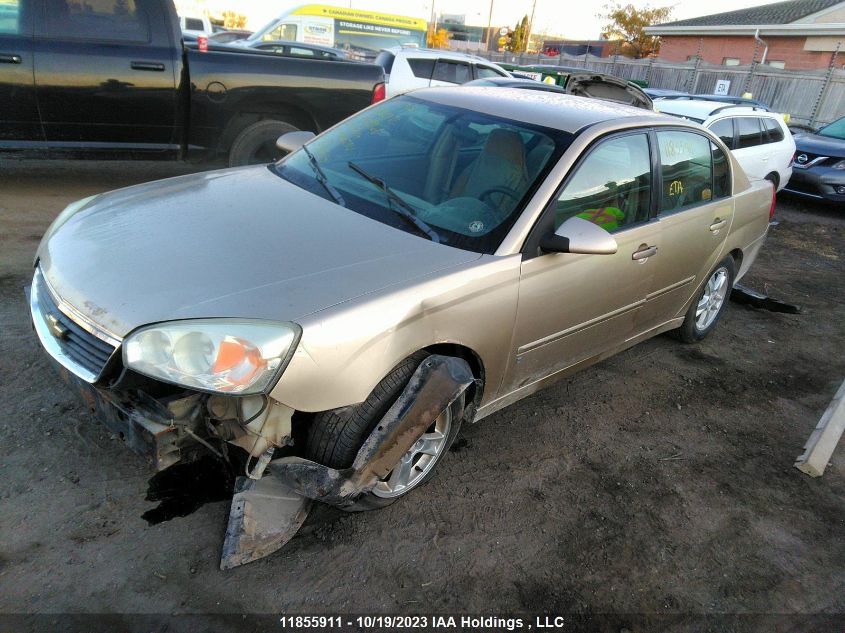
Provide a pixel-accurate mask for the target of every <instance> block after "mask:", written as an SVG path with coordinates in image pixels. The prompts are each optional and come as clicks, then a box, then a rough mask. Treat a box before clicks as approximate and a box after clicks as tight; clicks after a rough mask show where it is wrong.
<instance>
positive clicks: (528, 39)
mask: <svg viewBox="0 0 845 633" xmlns="http://www.w3.org/2000/svg"><path fill="white" fill-rule="evenodd" d="M536 9H537V0H534V4H532V5H531V19H530V20H528V32H527V33H526V34H525V50H526V51H527V50H528V47H529V46H530V45H531V31H532V30H533V29H534V11H535V10H536Z"/></svg>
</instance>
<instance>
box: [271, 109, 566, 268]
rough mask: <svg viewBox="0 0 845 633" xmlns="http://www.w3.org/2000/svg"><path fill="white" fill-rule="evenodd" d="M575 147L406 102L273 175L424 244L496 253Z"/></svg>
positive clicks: (540, 132) (347, 128)
mask: <svg viewBox="0 0 845 633" xmlns="http://www.w3.org/2000/svg"><path fill="white" fill-rule="evenodd" d="M571 139H572V135H571V134H569V133H566V132H561V131H559V130H553V129H549V128H544V127H540V126H536V125H532V124H528V123H522V122H517V121H512V120H509V119H503V118H499V117H494V116H490V115H487V114H482V113H479V112H475V111H472V110H466V109H463V108H456V107H453V106H446V105H441V104H437V103H431V102H429V101H425V100H423V99H418V98H415V97H410V96H402V97H396V98H394V99H390V100H388V101H385V102H384V103H382V104H380V105H378V106H376V107H374V108H370V109H368V110H365V111H364V112H362V113H360V114H358V115H356V116H354V117H352V118H351V119H349V120H347V121H345V122H344V123H342V124H341V125H339V126H337V127H336V128H334V129H333V130H330V131H329V132H326V133H325V134H323V135H321V136H319V137H318V138H316V139H314V140H313V141H311V142H310V143H309V144H308V145H307V149H308V150H309V151H308V152H306V151H298V152H295V153H293V154H291V155H290V156H288V157H286V158H284V159H282V160H281V161H280V162H279V163H277V164H276V165H275V166H274V169H275V171H276V173H278V174H279V175H280V176H282V177H283V178H285V179H286V180H288V181H290V182H292V183H294V184H296V185H298V186H300V187H302V188H303V189H307V190H308V191H311V192H313V193H315V194H317V195H319V196H322V197H324V198H326V199H327V200H332V201H335V202H337V203H338V204H341V203H342V204H343V206H346V207H347V208H349V209H350V210H351V211H354V212H357V213H361V214H363V215H366V216H367V217H370V218H372V219H374V220H377V221H379V222H383V223H385V224H389V225H390V226H393V227H396V228H398V229H401V230H403V231H407V232H409V233H413V234H415V235H419V236H420V237H421V239H432V240H434V241H439V242H440V243H443V244H448V245H449V246H455V247H458V248H463V249H466V250H471V251H475V252H479V253H493V252H495V250H496V248H497V247H498V246H499V244H500V243H501V241H502V239H503V238H504V237H505V235H506V234H507V232H508V230H509V229H510V228H511V226H513V223H514V222H515V221H516V219H517V217H518V216H519V213H520V211H521V210H522V208H523V206H524V204H525V202H526V201H527V200H528V198H529V197H530V195H531V193H533V191H534V189H535V187H536V186H537V185H538V184H539V183H540V182H542V180H543V178H544V177H545V175H546V173H548V171H549V169H550V168H551V166H552V165H554V164H555V162H557V159H558V158H559V157H560V155H561V154H562V153H563V151H564V150H565V149H566V147H568V145H569V143H570V142H571ZM315 163H316V166H315ZM327 185H328V186H327ZM409 214H410V215H411V216H413V217H408V216H409ZM420 225H422V226H420ZM432 234H434V235H432Z"/></svg>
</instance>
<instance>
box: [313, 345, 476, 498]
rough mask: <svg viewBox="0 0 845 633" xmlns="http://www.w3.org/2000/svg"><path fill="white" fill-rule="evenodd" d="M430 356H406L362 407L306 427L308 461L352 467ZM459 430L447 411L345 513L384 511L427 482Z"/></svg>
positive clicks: (329, 415)
mask: <svg viewBox="0 0 845 633" xmlns="http://www.w3.org/2000/svg"><path fill="white" fill-rule="evenodd" d="M428 357H429V354H428V353H427V352H422V351H421V352H417V353H415V354H412V355H411V356H409V357H408V358H406V359H405V360H404V361H402V362H401V363H399V365H397V366H396V367H395V368H394V369H393V370H392V371H391V372H390V373H389V374H388V375H387V376H386V377H385V378H384V379H383V380H382V381H381V382H380V383H379V384H378V385H377V386H376V388H375V389H373V391H372V393H371V394H370V395H369V397H368V398H367V399H366V400H365V401H364V402H362V403H361V404H359V405H355V406H352V407H344V408H343V409H337V410H334V411H326V412H324V413H320V414H318V415H317V416H316V417H315V419H314V421H313V423H312V425H311V428H310V429H309V433H308V443H307V447H306V457H307V458H308V459H310V460H313V461H315V462H318V463H321V464H324V465H326V466H330V467H332V468H348V467H349V466H351V465H352V462H353V461H354V460H355V456H356V455H357V454H358V451H359V449H360V448H361V446H362V444H363V442H364V440H366V439H367V437H369V435H370V433H371V432H372V431H373V429H374V428H375V426H376V424H377V423H378V422H379V420H381V419H382V418H383V417H384V415H385V413H386V412H387V410H388V409H390V407H391V406H392V405H393V403H394V402H396V400H397V399H398V398H399V396H400V395H401V394H402V391H403V390H404V389H405V387H406V386H407V384H408V382H409V381H410V379H411V376H413V374H414V372H415V371H416V369H417V368H418V367H419V366H420V364H421V363H422V362H423V361H424V360H425V359H426V358H428ZM460 427H461V420H460V419H457V418H456V416H453V415H452V411H451V409H450V408H447V409H446V410H445V411H443V412H442V413H441V414H440V416H438V418H437V419H436V420H435V421H434V422H433V423H432V424H431V426H430V427H429V428H428V429H427V430H426V432H425V433H424V434H423V435H422V437H420V438H419V440H417V442H416V443H415V444H414V445H413V446H412V447H411V448H410V449H409V450H408V451H407V452H406V453H405V454H404V455H403V456H402V458H401V459H400V461H399V463H398V464H397V465H396V467H395V468H394V469H393V470H392V471H391V472H390V473H389V474H388V475H387V476H386V477H384V478H382V479H381V480H380V481H379V482H378V483H377V484H376V486H375V488H374V489H373V490H372V491H371V492H367V493H364V494H363V495H362V496H361V497H359V498H358V500H357V501H356V502H355V503H354V505H351V506H348V507H345V508H343V509H344V510H347V511H350V512H359V511H364V510H375V509H377V508H383V507H385V506H388V505H390V504H391V503H393V502H394V501H396V500H397V499H398V498H399V497H401V496H403V495H405V494H407V493H409V492H411V490H413V489H415V488H417V487H419V486H420V485H422V484H423V483H425V482H426V481H428V480H429V479H431V477H432V476H433V475H434V469H435V467H436V466H437V463H438V462H439V461H440V459H441V458H442V457H443V455H444V454H445V453H446V452H447V451H448V450H449V446H451V444H452V442H453V441H454V439H455V438H456V437H457V435H458V432H459V431H460Z"/></svg>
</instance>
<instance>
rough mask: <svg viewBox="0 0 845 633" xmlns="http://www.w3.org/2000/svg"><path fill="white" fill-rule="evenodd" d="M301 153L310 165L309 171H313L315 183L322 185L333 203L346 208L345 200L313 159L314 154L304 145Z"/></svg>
mask: <svg viewBox="0 0 845 633" xmlns="http://www.w3.org/2000/svg"><path fill="white" fill-rule="evenodd" d="M302 151H303V152H305V154H306V155H307V156H308V162H309V163H311V169H313V170H314V176H315V177H316V178H317V182H319V183H320V184H321V185H323V189H325V190H326V191H328V192H329V195H330V196H331V197H332V198H334V201H335V202H337V203H338V204H339V205H340V206H342V207H345V206H346V200H344V199H343V196H342V195H340V192H339V191H338V190H337V189H335V188H334V187H333V186H332V184H331V183H330V182H329V179H328V178H326V174H325V172H324V171H323V168H322V167H320V164H319V163H318V162H317V159H316V158H314V154H312V153H311V150H309V149H308V148H307V147H306V146H305V145H303V146H302Z"/></svg>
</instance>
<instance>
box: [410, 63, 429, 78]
mask: <svg viewBox="0 0 845 633" xmlns="http://www.w3.org/2000/svg"><path fill="white" fill-rule="evenodd" d="M408 66H410V67H411V72H412V73H414V77H417V78H419V79H431V73H433V72H434V60H433V59H421V58H416V59H412V58H409V59H408Z"/></svg>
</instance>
